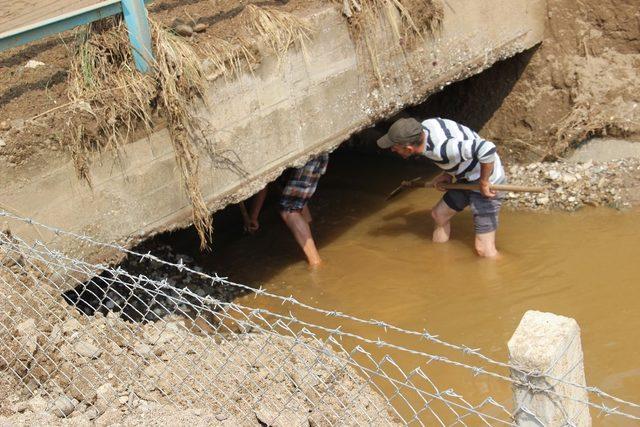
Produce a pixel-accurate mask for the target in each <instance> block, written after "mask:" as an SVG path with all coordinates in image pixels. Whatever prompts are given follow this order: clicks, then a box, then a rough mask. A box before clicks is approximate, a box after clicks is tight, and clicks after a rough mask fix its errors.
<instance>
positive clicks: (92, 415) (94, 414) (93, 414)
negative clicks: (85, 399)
mask: <svg viewBox="0 0 640 427" xmlns="http://www.w3.org/2000/svg"><path fill="white" fill-rule="evenodd" d="M84 415H85V416H86V417H87V418H88V419H89V421H93V420H95V419H96V418H98V417H99V416H100V412H99V411H98V409H96V407H95V406H89V407H88V408H87V410H86V411H85V413H84Z"/></svg>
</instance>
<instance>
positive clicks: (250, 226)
mask: <svg viewBox="0 0 640 427" xmlns="http://www.w3.org/2000/svg"><path fill="white" fill-rule="evenodd" d="M259 229H260V223H259V222H258V220H257V219H251V220H250V221H248V222H247V221H245V223H244V231H246V232H247V233H249V234H255V233H256V232H257V231H258V230H259Z"/></svg>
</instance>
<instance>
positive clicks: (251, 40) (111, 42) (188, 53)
mask: <svg viewBox="0 0 640 427" xmlns="http://www.w3.org/2000/svg"><path fill="white" fill-rule="evenodd" d="M243 13H244V17H243V18H242V19H243V25H244V27H245V33H246V36H243V37H236V38H235V39H233V40H231V41H226V40H222V39H217V40H216V41H215V42H214V43H211V44H210V45H209V46H208V47H207V48H203V49H201V51H200V53H201V55H198V54H197V53H196V52H195V50H194V49H193V47H192V46H191V45H190V44H189V43H188V42H187V41H186V40H185V39H183V38H181V37H179V36H177V35H174V34H173V33H171V32H169V31H166V30H165V29H163V28H162V27H160V25H158V24H156V23H155V22H153V21H150V22H151V33H152V39H153V49H154V56H155V62H154V64H152V65H153V71H152V72H151V73H149V74H141V73H139V72H138V71H137V70H136V68H135V64H134V60H133V57H132V54H131V50H130V45H129V39H128V36H127V30H126V27H125V25H124V24H123V23H122V21H121V20H120V19H119V18H109V19H106V20H103V21H98V22H96V23H93V24H91V25H90V26H88V27H87V30H86V31H85V32H84V33H83V35H82V37H81V39H80V41H79V44H78V48H77V54H76V56H75V57H74V58H73V60H72V64H71V70H70V74H69V98H70V101H71V105H72V108H71V114H70V117H69V119H68V122H67V134H68V137H69V140H70V141H71V149H70V151H71V154H72V157H73V160H74V164H75V166H76V171H77V173H78V175H79V176H80V177H81V178H83V179H86V180H87V182H89V184H91V179H90V174H89V164H88V158H89V156H88V153H89V152H91V151H95V150H101V149H103V148H111V147H116V148H117V147H119V146H120V145H122V144H123V143H126V142H127V141H129V140H131V139H132V137H133V134H134V132H139V131H140V130H143V131H146V133H147V134H149V133H150V132H151V128H152V126H153V123H154V117H155V115H160V116H162V117H163V118H164V119H165V120H166V122H167V125H168V128H169V132H170V135H171V141H172V143H173V147H174V151H175V154H176V159H177V162H178V164H179V166H180V170H181V174H182V178H183V184H184V186H185V189H186V192H187V194H188V196H189V198H190V200H191V204H192V207H193V222H194V226H195V228H196V230H197V232H198V235H199V236H200V240H201V245H202V247H203V248H204V247H206V246H207V242H208V241H209V240H210V237H211V233H212V224H211V216H210V213H209V209H208V208H207V205H206V202H205V200H204V198H203V196H202V192H201V190H200V185H199V180H198V176H199V171H198V166H199V155H198V149H197V147H196V145H195V143H196V142H198V141H200V140H202V138H203V135H204V132H203V129H202V124H201V123H200V120H199V119H198V118H197V117H196V116H195V114H194V110H193V101H194V100H197V99H200V100H204V96H203V95H204V90H205V85H206V81H207V80H213V79H216V78H218V77H220V76H224V77H225V78H229V77H233V76H235V75H237V74H239V73H240V72H241V70H243V69H244V67H245V65H246V64H249V65H252V64H255V63H257V62H259V61H260V57H259V50H258V48H257V46H258V44H259V42H260V41H262V43H264V44H266V46H267V48H268V49H269V50H271V51H273V52H274V53H275V54H276V56H277V57H278V58H279V60H282V58H283V57H284V55H285V53H286V52H287V51H288V49H289V48H291V47H292V46H297V47H299V48H300V49H301V50H302V51H303V53H306V45H305V43H306V42H308V41H309V40H310V37H311V34H312V32H313V27H312V25H310V24H309V23H308V22H306V21H305V20H303V19H300V18H298V17H296V16H295V15H293V14H291V13H287V12H283V11H279V10H277V9H272V8H266V7H257V6H254V5H248V6H247V7H246V8H245V10H244V12H243ZM202 56H204V57H206V59H205V61H202V62H201V57H202Z"/></svg>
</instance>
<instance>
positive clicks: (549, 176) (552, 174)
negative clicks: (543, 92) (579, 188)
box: [546, 169, 561, 181]
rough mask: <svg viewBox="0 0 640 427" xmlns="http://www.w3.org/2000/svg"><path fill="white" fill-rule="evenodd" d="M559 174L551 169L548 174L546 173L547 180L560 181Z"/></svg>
mask: <svg viewBox="0 0 640 427" xmlns="http://www.w3.org/2000/svg"><path fill="white" fill-rule="evenodd" d="M560 176H561V175H560V172H558V171H557V170H553V169H551V170H550V171H549V172H547V175H546V177H547V179H548V180H550V181H557V180H559V179H560Z"/></svg>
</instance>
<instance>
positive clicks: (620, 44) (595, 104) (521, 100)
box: [419, 0, 640, 160]
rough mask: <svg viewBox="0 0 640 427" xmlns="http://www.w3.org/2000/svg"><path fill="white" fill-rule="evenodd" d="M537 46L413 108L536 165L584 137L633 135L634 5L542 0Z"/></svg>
mask: <svg viewBox="0 0 640 427" xmlns="http://www.w3.org/2000/svg"><path fill="white" fill-rule="evenodd" d="M547 16H548V19H547V25H546V33H545V38H544V41H543V43H542V44H541V45H540V46H538V47H537V48H534V49H532V50H531V51H529V52H525V53H523V54H521V55H519V56H518V57H516V58H513V59H510V60H507V61H504V62H503V63H500V64H496V65H495V66H494V67H492V68H491V69H490V70H487V71H485V72H484V73H482V74H480V75H477V76H474V77H472V78H470V79H468V80H467V81H465V82H461V83H460V84H457V85H453V86H452V87H451V88H450V89H448V90H446V91H445V92H443V93H442V94H439V95H435V96H434V97H433V99H432V100H431V101H430V102H427V104H426V106H424V107H423V108H421V109H419V111H421V112H422V113H423V115H430V114H433V113H436V112H439V114H441V115H447V116H450V117H452V118H456V119H458V120H460V121H462V122H464V123H468V124H470V125H472V126H473V127H474V128H477V129H480V130H481V132H482V134H483V136H485V137H486V138H488V139H491V140H494V141H497V142H499V143H501V145H502V146H503V147H508V148H510V149H511V150H512V152H511V153H510V154H511V155H513V157H514V158H517V159H518V158H519V159H521V160H535V159H540V158H542V157H545V156H550V157H554V155H557V154H562V153H563V152H565V150H566V149H567V148H569V147H573V146H575V145H576V144H577V143H579V142H581V141H583V140H585V139H586V138H588V137H590V136H600V135H602V136H604V135H608V136H617V137H623V138H624V137H636V138H637V137H638V136H639V135H640V105H639V104H640V74H638V69H640V9H639V8H638V2H637V1H636V0H581V1H575V0H549V2H548V15H547Z"/></svg>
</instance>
